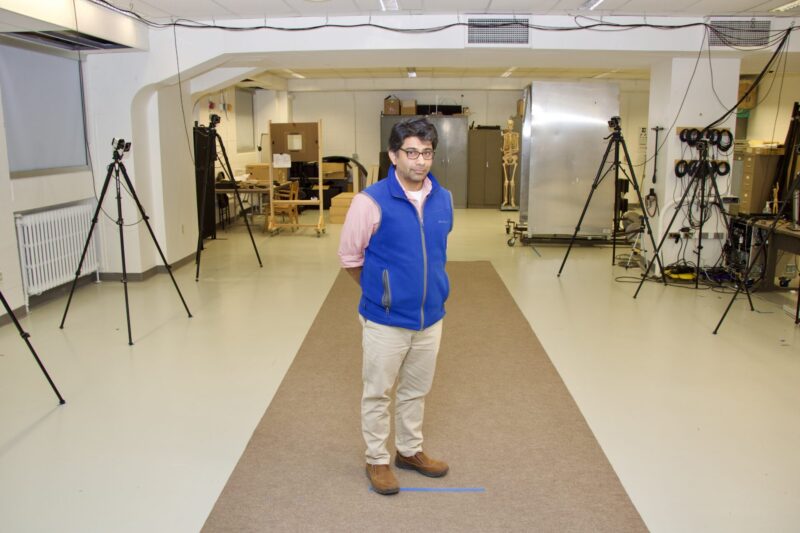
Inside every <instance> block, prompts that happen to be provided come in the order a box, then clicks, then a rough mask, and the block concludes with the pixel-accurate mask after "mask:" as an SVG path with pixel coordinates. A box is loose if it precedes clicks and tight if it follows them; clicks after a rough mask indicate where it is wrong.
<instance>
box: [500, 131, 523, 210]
mask: <svg viewBox="0 0 800 533" xmlns="http://www.w3.org/2000/svg"><path fill="white" fill-rule="evenodd" d="M518 162H519V133H517V132H516V131H514V122H513V121H512V120H509V121H508V125H507V126H506V128H505V129H504V130H503V178H504V180H503V204H502V205H501V206H500V209H514V208H516V207H517V204H516V202H515V201H514V196H515V193H516V184H515V183H514V177H515V176H516V173H517V163H518Z"/></svg>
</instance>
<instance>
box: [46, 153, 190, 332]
mask: <svg viewBox="0 0 800 533" xmlns="http://www.w3.org/2000/svg"><path fill="white" fill-rule="evenodd" d="M111 145H112V146H113V147H114V149H113V156H112V157H113V161H112V162H111V163H110V164H109V165H108V173H106V179H105V181H104V182H103V189H102V192H101V193H100V198H99V199H98V200H97V209H95V210H94V215H93V216H92V225H91V227H90V228H89V234H88V235H87V236H86V244H84V245H83V253H81V260H80V262H79V263H78V270H77V271H76V272H75V279H73V280H72V288H71V289H70V290H69V298H67V307H66V308H65V309H64V316H63V317H62V318H61V325H60V326H59V327H60V328H61V329H64V321H65V320H67V312H68V311H69V305H70V303H71V302H72V295H73V293H74V292H75V286H76V285H77V284H78V277H80V275H81V267H83V261H84V259H86V252H87V251H88V249H89V243H90V241H91V240H92V232H94V228H95V226H97V219H98V216H99V214H100V210H101V209H102V208H103V199H104V198H105V196H106V192H108V186H109V184H110V183H111V177H112V176H113V177H114V184H115V186H116V190H117V221H116V224H117V227H118V228H119V249H120V253H121V254H122V285H123V287H124V292H125V318H126V319H127V322H128V345H130V346H133V338H132V337H131V312H130V307H129V305H128V271H127V267H126V266H125V238H124V236H123V232H122V229H123V226H124V225H125V224H124V221H123V219H122V187H121V185H120V179H119V174H120V172H122V177H123V178H124V179H125V184H126V187H127V189H128V193H129V194H130V195H131V198H133V200H134V202H136V207H137V208H138V209H139V213H140V214H141V215H142V220H143V221H144V223H145V225H146V226H147V231H149V232H150V237H151V238H152V239H153V244H155V245H156V249H157V250H158V255H159V256H161V261H162V262H163V263H164V267H165V268H166V269H167V273H168V274H169V277H170V279H171V280H172V284H173V285H174V286H175V290H176V291H178V296H179V297H180V299H181V302H182V303H183V307H184V309H186V314H188V315H189V318H192V313H191V311H189V306H187V305H186V300H184V299H183V294H181V290H180V289H179V288H178V283H177V282H176V281H175V276H173V275H172V266H171V265H170V264H169V263H168V262H167V258H166V257H164V252H162V251H161V247H160V246H159V245H158V240H157V239H156V234H155V233H153V228H152V227H150V221H149V220H150V219H149V217H148V216H147V215H146V214H145V212H144V207H142V204H141V202H140V201H139V197H138V196H137V195H136V191H135V190H134V188H133V183H131V180H130V178H129V177H128V171H127V170H125V165H124V164H123V163H122V157H123V156H124V155H125V152H127V151H129V150H130V149H131V143H126V142H125V140H124V139H120V140H119V141H116V142H115V141H113V140H112V141H111Z"/></svg>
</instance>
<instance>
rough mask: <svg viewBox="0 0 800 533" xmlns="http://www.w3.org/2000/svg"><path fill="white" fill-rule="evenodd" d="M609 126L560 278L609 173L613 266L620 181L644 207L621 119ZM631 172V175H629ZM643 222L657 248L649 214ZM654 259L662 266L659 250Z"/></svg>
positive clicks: (562, 265)
mask: <svg viewBox="0 0 800 533" xmlns="http://www.w3.org/2000/svg"><path fill="white" fill-rule="evenodd" d="M608 126H609V127H610V128H612V129H613V131H612V132H611V135H609V136H608V137H605V139H608V145H607V146H606V152H605V154H603V160H602V161H600V167H598V169H597V175H596V176H595V178H594V181H593V182H592V189H591V191H589V197H588V198H587V199H586V204H585V205H584V206H583V212H582V213H581V216H580V218H579V219H578V225H577V226H575V232H574V233H573V234H572V239H571V240H570V241H569V247H568V248H567V253H566V254H564V260H563V261H562V262H561V268H559V269H558V276H559V277H560V276H561V271H562V270H564V265H565V264H566V263H567V258H568V257H569V252H570V251H571V250H572V245H573V244H574V243H575V238H576V237H577V235H578V232H579V231H580V230H581V224H582V223H583V218H584V217H585V216H586V211H587V210H588V209H589V203H590V202H591V201H592V196H593V195H594V192H595V191H596V190H597V187H599V186H600V183H601V182H602V181H603V179H605V177H606V176H608V174H609V172H611V171H612V170H613V171H614V184H615V187H614V230H613V232H612V235H611V241H612V245H611V246H612V252H611V264H612V265H613V264H615V262H616V257H617V239H616V237H617V232H618V229H619V226H620V216H619V211H620V194H619V187H618V184H619V182H620V181H622V182H623V183H624V182H625V181H626V180H627V182H629V183H630V184H632V185H633V190H635V191H636V196H637V198H639V205H641V206H644V200H643V199H642V193H641V191H640V190H639V184H638V183H636V174H634V172H633V163H631V156H630V154H629V153H628V146H627V145H626V144H625V138H624V137H623V136H622V126H621V125H620V122H619V117H612V118H611V120H609V121H608ZM620 147H622V152H623V153H624V155H625V164H627V166H628V171H626V170H625V168H624V167H623V166H622V163H621V162H620V159H619V155H620V153H619V152H620ZM612 148H613V149H614V161H613V163H611V166H609V167H608V169H606V171H605V172H603V169H604V168H605V166H606V162H607V161H608V155H609V154H610V153H611V149H612ZM620 172H622V174H623V175H624V176H625V179H624V180H621V179H620V177H619V174H620ZM628 172H630V174H628ZM642 220H643V222H644V225H645V227H646V228H647V235H648V236H649V237H650V242H651V244H652V245H653V248H655V246H656V242H655V238H654V237H653V230H652V229H651V228H650V220H649V219H648V218H647V212H646V211H645V212H643V213H642ZM654 259H655V260H656V261H658V265H659V266H661V259H659V256H658V250H656V252H655V255H654ZM661 271H662V279H663V281H664V284H665V285H666V283H667V280H666V278H664V274H663V271H664V269H663V267H662V268H661Z"/></svg>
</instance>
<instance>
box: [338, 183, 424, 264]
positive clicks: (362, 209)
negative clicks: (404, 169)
mask: <svg viewBox="0 0 800 533" xmlns="http://www.w3.org/2000/svg"><path fill="white" fill-rule="evenodd" d="M395 179H397V181H398V183H400V179H399V178H396V177H395ZM400 186H401V187H402V186H403V184H402V183H400ZM431 189H433V185H432V184H431V180H430V179H428V178H425V181H423V182H422V198H423V199H424V198H426V197H427V196H428V194H430V192H431ZM403 191H404V192H405V193H406V198H408V201H409V202H411V203H412V204H413V205H414V207H416V208H417V213H419V214H420V216H421V215H422V202H417V201H416V200H415V199H414V198H413V196H412V195H411V194H409V192H408V191H406V190H405V188H403ZM380 224H381V210H380V208H379V207H378V204H376V203H375V200H373V199H372V198H370V197H369V196H367V195H366V194H364V193H363V192H362V193H359V194H356V195H355V196H354V197H353V201H352V202H351V203H350V208H349V209H348V210H347V217H346V218H345V219H344V226H342V235H341V237H340V239H339V262H340V263H341V265H342V267H344V268H357V267H360V266H362V265H363V264H364V250H365V249H366V248H367V246H369V240H370V239H371V238H372V235H374V234H375V232H376V231H378V226H380Z"/></svg>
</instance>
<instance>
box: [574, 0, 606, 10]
mask: <svg viewBox="0 0 800 533" xmlns="http://www.w3.org/2000/svg"><path fill="white" fill-rule="evenodd" d="M604 1H605V0H586V2H584V3H583V4H582V5H581V7H580V9H588V10H589V11H591V10H592V9H594V8H596V7H597V6H599V5H600V4H602V3H603V2H604Z"/></svg>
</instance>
